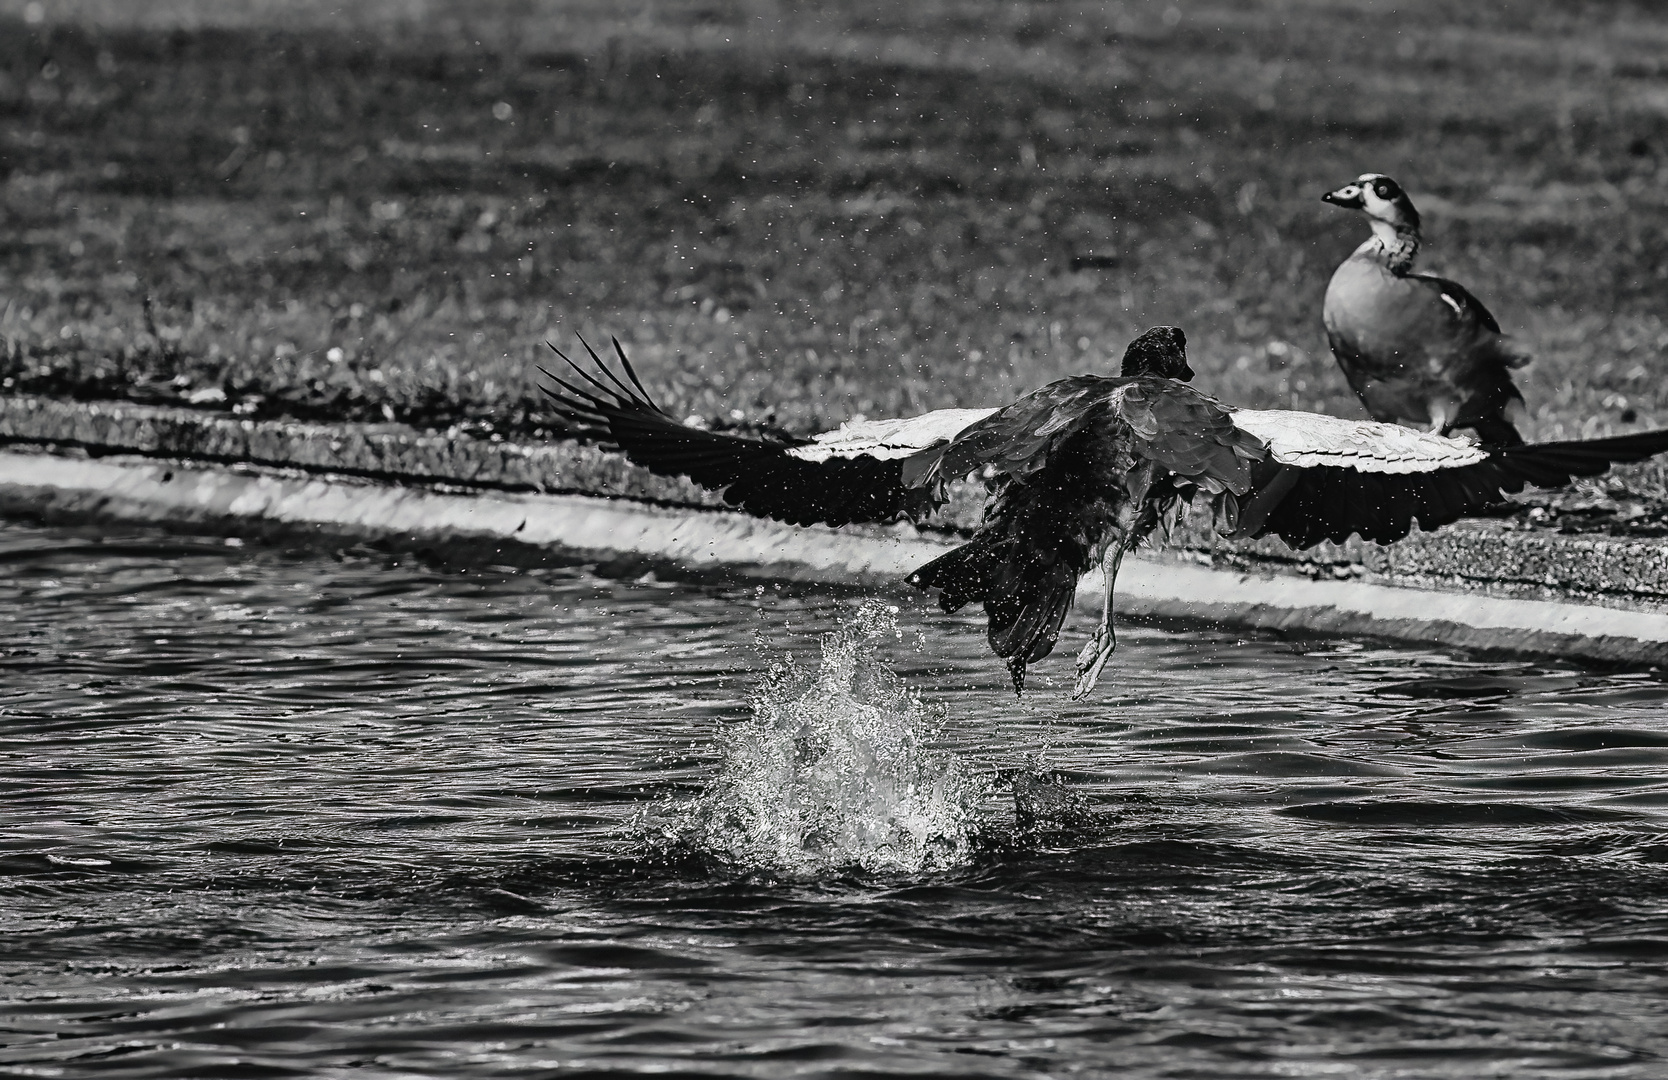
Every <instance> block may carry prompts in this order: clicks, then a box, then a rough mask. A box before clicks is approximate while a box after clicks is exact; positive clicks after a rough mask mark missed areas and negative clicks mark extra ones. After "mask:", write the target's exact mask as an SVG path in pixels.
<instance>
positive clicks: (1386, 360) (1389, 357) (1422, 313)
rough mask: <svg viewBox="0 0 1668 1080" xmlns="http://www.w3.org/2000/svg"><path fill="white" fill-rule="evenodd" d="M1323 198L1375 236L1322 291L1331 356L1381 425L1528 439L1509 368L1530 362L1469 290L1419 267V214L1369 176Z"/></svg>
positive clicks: (1499, 442)
mask: <svg viewBox="0 0 1668 1080" xmlns="http://www.w3.org/2000/svg"><path fill="white" fill-rule="evenodd" d="M1321 198H1322V199H1323V200H1325V201H1326V202H1329V203H1332V204H1333V205H1334V206H1342V207H1344V208H1345V209H1348V210H1359V211H1361V212H1362V213H1364V214H1366V215H1367V218H1368V220H1369V221H1370V222H1371V224H1372V229H1373V235H1372V236H1371V237H1369V238H1368V239H1367V241H1366V242H1365V243H1363V244H1362V245H1361V246H1360V247H1358V248H1356V249H1355V253H1354V254H1352V255H1351V256H1350V257H1349V258H1347V259H1345V260H1344V262H1343V264H1342V265H1341V266H1339V267H1338V269H1337V271H1336V272H1335V273H1333V275H1332V280H1331V282H1330V283H1329V284H1328V285H1327V286H1326V300H1325V303H1324V305H1323V307H1322V312H1321V318H1322V320H1323V321H1324V322H1325V324H1326V338H1327V341H1328V343H1329V344H1330V345H1331V346H1332V355H1333V356H1335V357H1337V358H1338V365H1339V366H1340V367H1342V368H1343V369H1344V377H1345V378H1347V379H1348V380H1349V385H1350V388H1351V389H1353V390H1354V391H1355V393H1356V396H1358V397H1359V398H1360V399H1361V403H1362V404H1363V405H1365V406H1366V407H1367V412H1369V413H1371V414H1372V417H1373V419H1375V420H1384V421H1398V420H1399V421H1401V422H1403V423H1407V424H1412V425H1414V426H1417V427H1428V428H1429V430H1431V431H1433V432H1436V433H1437V434H1439V435H1446V434H1448V433H1449V432H1450V431H1453V430H1454V429H1455V428H1471V429H1473V430H1475V431H1476V433H1477V435H1478V437H1479V438H1480V439H1482V441H1483V442H1485V443H1489V444H1492V445H1495V446H1516V445H1519V444H1521V443H1522V442H1523V437H1522V436H1521V435H1519V434H1518V430H1517V422H1518V421H1520V420H1521V419H1522V417H1523V412H1524V408H1523V395H1522V394H1520V393H1518V389H1517V387H1516V386H1514V385H1513V384H1512V377H1511V373H1510V369H1512V368H1517V367H1522V366H1523V365H1524V364H1527V363H1528V362H1529V356H1528V354H1526V353H1524V352H1522V351H1520V350H1519V349H1518V348H1517V347H1515V346H1514V345H1513V344H1512V343H1511V341H1510V340H1509V339H1508V338H1506V337H1505V336H1504V335H1502V334H1501V332H1500V324H1499V323H1497V322H1495V320H1494V316H1493V315H1491V314H1489V310H1488V308H1486V307H1484V306H1483V303H1482V301H1481V300H1478V299H1477V298H1476V297H1475V296H1472V295H1471V293H1469V292H1468V291H1466V289H1465V287H1464V286H1462V285H1459V284H1456V283H1455V282H1452V281H1449V280H1447V279H1446V278H1440V277H1437V276H1436V275H1434V274H1422V273H1419V272H1417V271H1415V270H1414V269H1413V260H1414V259H1415V258H1416V257H1417V256H1418V254H1419V211H1417V210H1415V209H1414V208H1413V201H1412V200H1411V199H1409V198H1408V197H1407V192H1405V191H1403V190H1402V188H1401V185H1399V184H1397V183H1396V182H1395V181H1394V180H1392V179H1391V178H1390V177H1388V176H1384V175H1382V174H1380V173H1365V174H1363V175H1362V176H1361V177H1360V178H1359V179H1357V180H1355V181H1354V182H1352V183H1348V184H1345V185H1344V186H1343V187H1341V188H1338V189H1337V190H1336V191H1329V192H1327V193H1326V194H1325V195H1322V196H1321Z"/></svg>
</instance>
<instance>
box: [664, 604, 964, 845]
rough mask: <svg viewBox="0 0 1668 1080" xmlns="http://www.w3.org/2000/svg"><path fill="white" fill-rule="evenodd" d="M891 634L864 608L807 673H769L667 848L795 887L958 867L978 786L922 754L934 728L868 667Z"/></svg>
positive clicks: (941, 759) (920, 708)
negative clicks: (853, 874) (795, 882)
mask: <svg viewBox="0 0 1668 1080" xmlns="http://www.w3.org/2000/svg"><path fill="white" fill-rule="evenodd" d="M896 631H897V608H895V607H892V606H890V605H887V604H884V603H881V602H879V601H867V602H865V603H864V604H863V606H862V607H861V608H860V609H859V610H858V611H857V613H856V614H855V615H854V616H853V617H852V618H850V619H848V620H845V621H844V622H843V623H842V624H841V626H840V628H839V629H837V630H835V631H834V632H832V633H830V634H827V635H825V636H824V637H823V639H822V662H821V664H820V665H819V668H818V670H817V671H816V672H815V673H814V674H811V673H806V672H804V671H802V670H801V669H800V668H798V666H797V665H795V664H794V663H793V662H792V660H791V659H789V660H786V661H783V662H781V663H778V664H777V665H775V666H774V667H773V668H772V669H771V671H770V673H769V674H768V675H767V676H766V678H765V679H764V681H763V683H762V684H761V685H760V687H759V689H758V691H757V692H756V693H755V694H754V698H753V716H752V718H751V719H750V720H748V721H747V722H745V723H743V724H740V725H738V726H737V727H736V728H734V729H732V730H731V731H730V732H729V734H728V737H727V745H726V747H725V757H724V764H723V767H722V769H721V770H720V772H719V775H718V777H717V778H716V779H715V780H714V782H713V783H712V784H711V785H710V786H709V787H708V788H707V790H706V791H705V792H704V793H703V794H702V795H701V796H700V797H699V798H698V799H697V800H695V802H694V804H693V805H691V806H690V807H689V808H688V812H687V814H686V815H685V816H684V820H683V827H682V828H680V829H678V830H677V832H678V833H681V836H679V839H681V840H683V841H684V842H686V843H687V842H693V843H694V844H695V845H697V846H698V847H700V848H701V849H702V850H704V851H706V852H708V853H710V854H712V855H715V856H717V857H719V858H720V859H722V860H724V861H725V862H727V863H732V864H735V865H738V866H743V867H747V868H750V869H768V870H774V871H779V872H786V873H790V874H794V875H809V874H813V873H817V872H822V871H829V870H843V869H860V870H865V871H871V872H873V871H880V872H903V873H914V872H920V871H926V870H940V869H945V868H948V867H951V866H955V865H959V864H961V863H963V862H965V861H967V859H968V858H969V856H970V854H971V849H972V846H973V843H974V840H975V837H976V834H977V831H978V812H977V805H978V803H979V801H980V799H982V798H983V797H984V796H985V794H986V792H985V783H984V781H983V780H981V779H979V778H977V777H974V776H972V775H971V774H969V773H968V772H967V771H966V770H965V769H964V768H963V767H962V765H961V764H960V762H959V761H958V760H957V759H956V758H955V757H953V756H952V755H950V754H948V753H946V752H943V751H936V750H931V749H928V748H927V744H928V743H929V742H930V741H931V739H932V737H933V735H934V734H936V732H937V729H938V717H937V716H936V715H935V713H934V711H933V710H931V709H929V708H928V707H927V706H926V705H925V704H924V703H923V702H922V701H921V699H920V696H919V695H918V694H917V693H916V692H915V691H913V690H911V689H910V688H909V687H908V686H906V685H905V684H904V682H903V680H902V679H900V678H899V677H898V676H897V675H896V674H894V673H893V672H892V671H891V670H890V669H889V668H888V667H887V666H886V665H885V664H884V663H882V662H881V661H880V660H879V659H878V658H877V657H876V656H875V646H876V645H877V644H878V643H879V642H880V641H882V640H883V639H885V638H888V637H893V636H896Z"/></svg>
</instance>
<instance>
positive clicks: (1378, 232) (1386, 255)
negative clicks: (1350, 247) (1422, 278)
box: [1355, 218, 1419, 274]
mask: <svg viewBox="0 0 1668 1080" xmlns="http://www.w3.org/2000/svg"><path fill="white" fill-rule="evenodd" d="M1372 225H1373V235H1372V237H1371V239H1369V240H1368V241H1367V242H1366V243H1364V244H1362V245H1361V246H1360V247H1358V248H1356V249H1355V253H1356V254H1357V255H1367V256H1371V257H1372V258H1375V259H1377V260H1379V261H1380V262H1382V263H1383V264H1384V265H1385V267H1386V268H1387V269H1388V270H1389V271H1390V272H1391V273H1392V274H1405V273H1407V272H1408V271H1409V270H1411V269H1412V268H1413V260H1414V259H1416V258H1418V256H1419V227H1418V226H1417V225H1392V224H1390V223H1389V222H1388V221H1379V220H1378V219H1377V218H1374V219H1373V222H1372Z"/></svg>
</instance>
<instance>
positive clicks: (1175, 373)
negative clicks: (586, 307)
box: [545, 327, 1668, 697]
mask: <svg viewBox="0 0 1668 1080" xmlns="http://www.w3.org/2000/svg"><path fill="white" fill-rule="evenodd" d="M1185 345H1186V337H1185V335H1183V333H1182V331H1181V330H1179V329H1177V328H1175V327H1154V328H1153V329H1151V330H1148V331H1147V332H1146V333H1144V334H1142V335H1141V336H1140V337H1139V338H1137V339H1135V340H1134V341H1133V342H1131V343H1130V345H1129V347H1128V348H1127V349H1126V350H1125V352H1124V358H1123V368H1122V373H1121V374H1120V375H1119V376H1118V377H1116V378H1108V377H1103V376H1099V375H1077V376H1072V377H1071V378H1066V379H1061V380H1059V381H1058V382H1053V383H1049V384H1048V385H1047V386H1044V387H1042V388H1040V389H1038V390H1034V391H1032V392H1031V393H1029V394H1026V395H1025V396H1023V397H1021V398H1020V399H1019V400H1017V401H1015V402H1014V403H1013V404H1011V405H1007V406H1004V407H1003V408H1000V409H944V410H940V411H937V412H930V413H926V414H924V415H922V416H917V417H913V418H909V419H900V420H866V421H861V422H856V423H849V424H845V425H842V426H841V427H840V428H839V430H837V431H832V432H826V433H824V434H821V435H817V436H815V437H813V438H810V439H784V440H767V439H757V438H748V437H743V436H738V435H727V434H723V433H719V432H712V431H703V430H700V429H698V428H690V427H685V426H684V425H682V424H679V423H678V422H677V421H676V420H674V419H672V418H671V417H670V416H668V415H667V414H666V413H664V412H662V411H661V410H660V409H659V408H658V407H657V406H656V405H655V404H654V402H653V400H652V399H651V398H650V397H649V394H648V392H647V390H645V389H644V387H643V384H642V383H641V382H640V381H639V380H638V378H637V375H636V373H635V372H634V371H632V369H631V365H630V363H629V362H628V361H627V360H626V357H625V353H624V351H623V350H622V349H621V348H620V345H619V342H618V341H616V342H614V348H615V351H616V353H617V354H618V356H619V361H620V366H621V368H622V370H623V371H624V375H625V378H623V379H622V378H621V377H620V376H619V375H616V374H615V373H614V371H613V370H612V369H611V368H610V367H609V366H608V365H606V364H604V363H603V362H602V360H601V359H600V358H599V357H597V355H596V354H595V353H594V352H592V353H591V354H590V355H591V359H592V361H593V363H594V365H595V368H594V369H587V368H585V367H581V366H580V365H578V364H576V363H574V361H572V360H569V359H568V357H567V356H566V355H565V354H563V353H561V351H560V350H556V351H557V354H558V355H559V356H561V357H562V359H563V360H565V361H567V363H568V364H569V365H570V367H571V368H572V369H573V372H574V376H573V379H572V381H569V380H567V379H562V378H558V377H556V376H555V375H551V374H550V373H549V372H546V373H545V374H546V375H548V376H549V377H550V378H551V379H552V380H553V381H554V382H555V383H556V384H557V387H558V389H552V390H550V393H551V395H552V397H553V398H554V399H555V402H556V410H557V412H558V413H559V414H560V416H561V417H562V419H563V421H564V423H565V424H566V425H567V434H569V435H571V436H573V437H576V438H581V439H585V440H588V441H592V442H596V443H599V444H602V445H605V446H611V447H615V448H617V449H619V450H621V451H623V452H624V453H625V455H626V456H627V457H628V458H630V459H631V460H632V461H634V462H636V463H637V464H639V465H642V466H644V467H645V468H648V469H649V470H651V471H653V472H657V473H661V474H664V475H669V476H687V477H689V478H690V479H692V480H694V481H695V482H696V483H698V484H701V485H702V486H704V487H708V488H713V489H722V490H723V493H724V498H725V500H726V501H727V502H729V503H730V504H731V505H733V506H737V507H739V508H741V509H743V510H746V511H748V512H749V513H753V514H757V515H759V516H761V517H772V518H776V519H778V520H781V521H787V522H792V523H795V524H811V523H814V522H822V523H825V524H830V525H841V524H846V523H848V522H853V521H888V520H893V519H896V518H899V517H906V518H909V519H911V520H918V519H919V518H920V517H921V516H923V515H924V514H926V513H929V512H930V511H931V510H933V509H934V508H936V507H937V506H939V505H940V504H942V503H943V501H944V499H945V497H946V491H945V485H946V484H947V483H948V482H949V481H951V480H956V479H959V478H961V477H964V476H966V475H968V474H969V473H972V472H975V471H978V472H980V473H981V475H983V476H985V478H986V481H985V482H986V486H987V487H988V489H989V490H990V493H991V498H990V500H989V501H988V502H987V504H986V507H985V513H984V520H983V523H982V524H981V525H980V526H979V528H978V529H977V530H976V531H975V532H974V534H973V537H972V538H971V539H970V540H968V542H967V543H965V544H963V545H961V546H960V547H958V548H955V549H954V550H952V551H950V552H948V553H947V554H945V555H942V556H940V557H939V558H937V559H934V560H933V561H931V562H929V563H927V564H926V565H925V566H922V567H921V568H920V569H918V570H916V571H915V572H914V573H912V574H910V575H909V577H908V578H907V579H906V580H907V581H908V582H909V584H911V585H914V586H916V587H918V588H934V589H938V590H940V595H939V605H940V606H941V607H942V608H943V609H944V610H946V611H955V610H957V609H958V608H960V607H962V606H963V605H964V604H967V603H970V602H972V601H975V600H977V601H980V602H982V603H983V605H984V609H985V613H986V615H987V616H988V619H989V639H990V644H991V648H992V649H993V650H994V651H995V653H996V655H997V656H999V657H1001V658H1002V659H1004V660H1005V661H1007V664H1008V670H1009V674H1010V675H1011V677H1012V679H1013V683H1014V688H1015V690H1016V691H1019V690H1022V689H1023V687H1024V680H1025V671H1026V667H1027V665H1029V664H1031V663H1034V662H1036V661H1038V660H1041V659H1042V658H1043V657H1045V656H1047V655H1048V654H1049V653H1050V652H1051V651H1053V648H1054V644H1055V642H1056V641H1057V639H1058V638H1059V633H1060V626H1061V623H1062V622H1063V621H1064V619H1065V616H1066V612H1067V611H1068V610H1069V609H1070V606H1071V602H1072V598H1073V596H1074V595H1075V593H1076V589H1077V583H1078V579H1079V578H1080V577H1081V576H1082V575H1083V574H1084V573H1086V572H1087V571H1088V570H1089V569H1090V568H1091V567H1092V566H1094V565H1095V564H1097V563H1099V564H1100V565H1101V566H1102V568H1103V570H1104V573H1105V578H1106V597H1105V601H1104V606H1103V608H1102V613H1101V621H1100V623H1099V625H1098V626H1097V627H1096V629H1095V632H1094V634H1093V636H1092V637H1091V639H1090V641H1089V643H1088V645H1086V646H1085V647H1084V649H1083V651H1082V652H1081V653H1080V654H1079V655H1078V658H1077V683H1076V686H1075V688H1074V690H1073V696H1077V697H1081V696H1082V695H1084V694H1086V693H1088V692H1089V690H1090V689H1092V688H1093V687H1094V685H1095V682H1096V680H1097V679H1098V678H1099V676H1100V672H1101V669H1102V668H1103V667H1104V666H1105V664H1106V661H1107V659H1108V658H1109V657H1110V655H1111V653H1112V651H1113V649H1114V648H1115V647H1116V644H1117V639H1116V637H1115V635H1114V632H1113V625H1112V595H1113V584H1114V581H1115V579H1116V577H1117V573H1118V566H1119V562H1120V560H1121V559H1122V557H1123V554H1124V552H1126V551H1127V550H1129V549H1130V548H1131V547H1133V546H1134V545H1135V544H1137V543H1139V542H1140V541H1142V540H1144V539H1146V538H1147V537H1149V536H1150V535H1151V534H1152V533H1153V532H1154V530H1155V529H1156V528H1157V526H1158V525H1159V524H1161V523H1163V522H1166V521H1167V520H1171V519H1173V516H1174V515H1175V514H1176V513H1177V512H1178V511H1180V510H1181V508H1182V507H1183V506H1184V505H1186V504H1189V503H1191V502H1193V500H1195V499H1199V500H1200V501H1201V502H1203V503H1206V504H1208V505H1209V506H1210V508H1211V510H1212V512H1213V514H1214V515H1215V517H1216V521H1217V527H1218V529H1219V530H1220V531H1221V532H1223V533H1224V534H1225V535H1229V536H1244V537H1256V536H1264V535H1267V534H1270V533H1273V534H1275V535H1277V536H1279V537H1280V538H1281V539H1283V540H1284V541H1286V543H1288V544H1290V545H1291V546H1293V547H1296V548H1307V547H1310V546H1312V545H1314V544H1317V543H1319V542H1320V541H1322V540H1332V541H1335V542H1341V541H1343V540H1345V539H1348V538H1349V536H1351V535H1352V534H1359V535H1360V536H1361V537H1362V538H1363V539H1366V540H1372V541H1375V542H1377V543H1381V544H1387V543H1390V542H1391V541H1394V540H1399V539H1401V538H1402V537H1404V536H1406V535H1407V534H1408V532H1409V530H1410V529H1411V528H1412V527H1413V523H1414V521H1415V520H1417V522H1418V523H1419V526H1420V527H1421V528H1422V529H1425V530H1427V531H1428V530H1431V529H1435V528H1439V527H1441V526H1443V525H1447V524H1449V523H1451V522H1453V521H1456V520H1458V519H1459V518H1461V517H1464V516H1465V515H1467V514H1470V513H1474V512H1476V511H1477V510H1479V509H1481V508H1483V507H1486V506H1490V505H1493V504H1495V503H1497V502H1499V501H1500V499H1501V497H1502V495H1503V494H1505V493H1511V492H1517V491H1521V490H1522V489H1523V487H1524V486H1525V485H1526V484H1536V485H1539V486H1543V487H1551V486H1558V485H1562V484H1566V483H1568V482H1569V480H1570V479H1571V478H1572V477H1575V476H1593V475H1597V474H1599V473H1602V472H1604V471H1605V470H1606V469H1608V468H1609V467H1610V465H1611V464H1612V463H1613V462H1625V461H1638V460H1641V459H1643V458H1646V457H1650V456H1652V455H1654V454H1657V453H1661V452H1662V451H1664V450H1668V431H1652V432H1642V433H1640V434H1636V435H1624V436H1620V437H1616V438H1609V439H1593V440H1589V441H1585V442H1562V443H1542V444H1538V445H1521V444H1520V445H1515V446H1495V447H1489V446H1479V445H1477V444H1475V443H1473V442H1470V441H1468V440H1463V439H1450V438H1446V437H1444V436H1441V435H1435V434H1428V433H1425V432H1419V431H1413V430H1410V429H1408V428H1405V427H1399V426H1397V425H1395V424H1382V423H1375V422H1372V421H1357V420H1340V419H1338V418H1336V417H1330V416H1319V415H1316V414H1314V413H1305V412H1291V411H1285V410H1252V409H1234V408H1232V407H1230V406H1227V405H1223V404H1222V403H1221V402H1218V401H1215V400H1213V399H1211V398H1209V397H1206V396H1205V395H1203V394H1201V393H1199V392H1198V391H1197V390H1195V389H1193V388H1192V387H1190V386H1188V385H1187V380H1189V379H1191V378H1192V376H1193V372H1192V370H1191V369H1190V368H1189V367H1188V366H1187V356H1186V352H1185ZM552 348H554V346H552ZM586 349H587V351H588V352H589V346H586ZM628 380H629V381H628Z"/></svg>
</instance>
